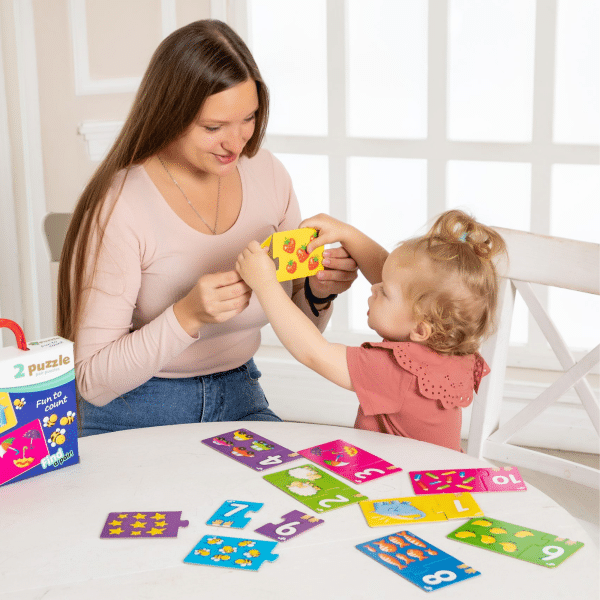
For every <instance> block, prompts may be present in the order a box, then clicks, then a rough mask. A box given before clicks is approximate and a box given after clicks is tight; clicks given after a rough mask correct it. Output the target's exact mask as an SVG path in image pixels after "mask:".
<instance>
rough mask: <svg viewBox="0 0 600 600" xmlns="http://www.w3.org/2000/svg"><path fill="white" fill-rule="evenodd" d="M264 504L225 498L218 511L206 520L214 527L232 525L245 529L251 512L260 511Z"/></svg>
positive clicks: (234, 527) (232, 526) (235, 527)
mask: <svg viewBox="0 0 600 600" xmlns="http://www.w3.org/2000/svg"><path fill="white" fill-rule="evenodd" d="M263 506H264V504H263V503H262V502H246V501H245V500H225V502H223V504H222V505H221V506H220V507H219V509H218V510H217V512H215V514H214V515H213V516H212V517H211V518H210V519H209V520H208V521H206V524H207V525H212V526H213V527H231V528H233V529H244V527H246V525H248V523H250V520H251V517H248V513H249V512H258V511H259V510H260V509H261V508H262V507H263Z"/></svg>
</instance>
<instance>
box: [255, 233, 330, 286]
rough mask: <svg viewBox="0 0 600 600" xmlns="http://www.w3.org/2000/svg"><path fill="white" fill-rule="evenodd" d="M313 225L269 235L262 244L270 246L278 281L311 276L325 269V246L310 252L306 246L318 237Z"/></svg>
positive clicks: (264, 246) (270, 254)
mask: <svg viewBox="0 0 600 600" xmlns="http://www.w3.org/2000/svg"><path fill="white" fill-rule="evenodd" d="M317 235H318V234H317V230H316V229H312V228H311V227H303V228H302V229H293V230H291V231H278V232H276V233H274V234H273V235H271V236H269V237H268V238H267V239H266V240H265V241H264V242H263V243H262V244H261V246H262V247H263V248H269V256H270V257H271V258H272V259H273V260H274V261H275V266H276V267H277V281H289V280H291V279H298V278H299V277H310V276H311V275H314V274H315V273H317V272H318V271H322V270H323V268H324V267H323V264H322V263H323V246H319V247H318V248H317V249H316V250H314V251H313V252H311V253H310V254H308V252H307V251H306V247H307V246H308V244H309V243H310V241H311V240H313V239H314V238H316V237H317Z"/></svg>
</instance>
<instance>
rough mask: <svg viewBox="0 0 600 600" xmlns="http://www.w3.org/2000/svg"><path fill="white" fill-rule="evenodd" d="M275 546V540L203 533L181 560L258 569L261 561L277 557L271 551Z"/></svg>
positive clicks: (233, 567)
mask: <svg viewBox="0 0 600 600" xmlns="http://www.w3.org/2000/svg"><path fill="white" fill-rule="evenodd" d="M275 546H277V542H265V541H262V540H251V539H248V538H232V537H221V536H219V537H217V536H211V535H205V536H204V537H203V538H202V539H201V540H200V541H199V542H198V543H197V544H196V545H195V546H194V547H193V548H192V551H191V552H190V553H189V554H188V555H187V556H186V557H185V558H184V559H183V562H184V563H188V564H194V565H206V566H209V567H227V568H230V569H241V570H243V571H258V569H259V568H260V567H261V566H262V564H263V562H265V561H270V562H273V561H274V560H277V559H278V558H279V555H278V554H273V553H272V550H274V548H275Z"/></svg>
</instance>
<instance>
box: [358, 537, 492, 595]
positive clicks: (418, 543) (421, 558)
mask: <svg viewBox="0 0 600 600" xmlns="http://www.w3.org/2000/svg"><path fill="white" fill-rule="evenodd" d="M356 548H357V549H358V550H360V551H361V552H362V553H364V554H366V555H367V556H369V557H370V558H372V559H373V560H376V561H377V562H378V563H380V564H382V565H383V566H384V567H387V568H388V569H390V571H393V572H394V573H396V574H397V575H400V576H401V577H404V578H405V579H408V581H410V582H411V583H414V584H415V585H416V586H418V587H420V588H421V589H422V590H425V591H426V592H431V591H433V590H437V589H440V588H442V587H446V586H448V585H452V584H453V583H458V582H459V581H464V580H465V579H470V578H471V577H476V576H477V575H481V573H479V572H478V571H476V570H475V569H473V568H472V567H469V566H468V565H466V564H465V563H463V562H461V561H459V560H458V559H456V558H454V557H453V556H450V554H446V552H444V551H443V550H440V549H439V548H436V547H435V546H432V545H431V544H429V543H428V542H426V541H425V540H423V539H421V538H419V537H417V536H416V535H414V534H412V533H411V532H410V531H399V532H398V533H393V534H391V535H387V536H385V537H383V538H377V539H375V540H372V541H370V542H366V543H364V544H358V545H357V546H356Z"/></svg>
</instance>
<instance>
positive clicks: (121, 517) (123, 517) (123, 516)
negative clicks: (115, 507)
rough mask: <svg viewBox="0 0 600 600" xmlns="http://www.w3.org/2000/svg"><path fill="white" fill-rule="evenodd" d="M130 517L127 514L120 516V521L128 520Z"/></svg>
mask: <svg viewBox="0 0 600 600" xmlns="http://www.w3.org/2000/svg"><path fill="white" fill-rule="evenodd" d="M127 517H128V515H127V513H125V514H124V515H119V517H118V518H119V519H126V518H127Z"/></svg>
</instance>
